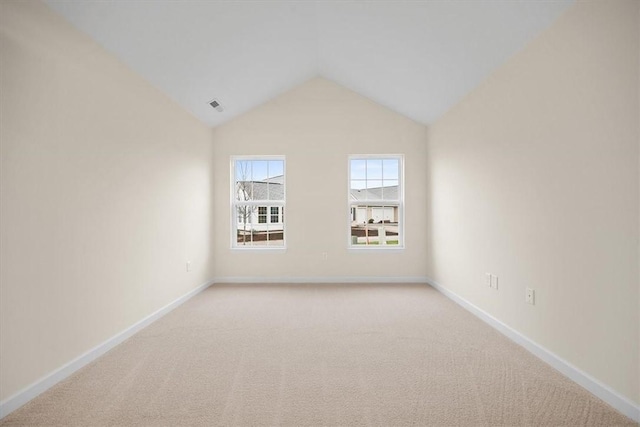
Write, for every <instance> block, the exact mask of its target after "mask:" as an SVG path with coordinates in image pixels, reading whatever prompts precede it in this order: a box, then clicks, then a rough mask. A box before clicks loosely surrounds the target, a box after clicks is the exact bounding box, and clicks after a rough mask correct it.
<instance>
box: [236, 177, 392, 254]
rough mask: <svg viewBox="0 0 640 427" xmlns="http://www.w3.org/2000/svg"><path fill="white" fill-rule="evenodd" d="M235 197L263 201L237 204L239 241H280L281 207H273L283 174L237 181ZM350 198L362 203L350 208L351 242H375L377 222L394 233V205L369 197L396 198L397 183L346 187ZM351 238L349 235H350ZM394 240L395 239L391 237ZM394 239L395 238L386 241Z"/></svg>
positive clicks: (278, 198) (280, 198) (281, 198)
mask: <svg viewBox="0 0 640 427" xmlns="http://www.w3.org/2000/svg"><path fill="white" fill-rule="evenodd" d="M236 186H237V189H236V192H237V194H238V199H240V200H242V201H247V202H253V201H265V202H269V203H268V205H267V203H265V206H260V205H259V204H258V205H250V204H247V205H239V206H238V212H237V230H238V240H237V242H238V243H239V244H243V243H248V242H249V241H250V242H251V243H252V244H260V242H266V241H269V242H270V244H274V243H275V244H282V241H283V235H284V206H274V202H275V204H277V203H278V202H279V201H284V175H279V176H274V177H270V178H266V179H264V180H260V181H237V182H236ZM350 198H351V200H352V201H362V202H363V203H362V204H361V205H360V204H356V205H352V207H351V228H352V232H351V235H352V236H353V237H355V239H353V240H352V243H353V244H371V243H372V242H379V240H380V239H379V238H378V237H377V236H378V235H379V233H381V230H380V228H381V227H380V225H381V224H382V225H383V226H384V230H385V234H386V235H388V236H397V234H398V226H397V224H398V211H399V208H398V206H397V205H396V206H372V205H370V204H368V202H371V201H372V200H382V199H383V198H384V199H392V200H393V199H396V200H397V199H398V186H397V185H394V186H386V187H378V188H367V189H355V188H352V189H351V190H350ZM353 237H352V238H353ZM394 238H395V239H396V240H395V241H394V240H393V239H394ZM389 242H390V243H391V244H393V243H392V242H397V237H392V240H390V241H389Z"/></svg>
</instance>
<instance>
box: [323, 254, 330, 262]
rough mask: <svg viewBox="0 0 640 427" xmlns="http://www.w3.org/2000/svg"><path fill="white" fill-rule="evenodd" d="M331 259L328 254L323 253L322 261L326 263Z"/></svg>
mask: <svg viewBox="0 0 640 427" xmlns="http://www.w3.org/2000/svg"><path fill="white" fill-rule="evenodd" d="M328 258H329V255H328V254H327V253H326V252H322V260H323V261H326V260H327V259H328Z"/></svg>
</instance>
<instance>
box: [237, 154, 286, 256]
mask: <svg viewBox="0 0 640 427" xmlns="http://www.w3.org/2000/svg"><path fill="white" fill-rule="evenodd" d="M232 166H233V168H234V172H233V175H234V180H235V182H234V185H233V187H232V193H233V194H232V198H233V199H235V203H234V205H233V206H232V215H233V216H234V217H235V218H236V221H235V228H236V238H235V239H232V246H235V247H245V246H264V247H267V246H284V235H283V221H284V207H283V206H273V205H272V203H270V201H272V200H278V201H280V202H279V203H284V194H285V190H284V185H285V177H284V169H285V164H284V159H274V158H265V159H259V158H258V159H253V158H249V159H235V160H234V161H233V164H232ZM246 201H252V202H255V201H261V203H260V204H261V205H262V206H255V205H254V206H250V205H243V204H242V203H243V202H246Z"/></svg>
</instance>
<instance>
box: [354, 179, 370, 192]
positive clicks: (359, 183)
mask: <svg viewBox="0 0 640 427" xmlns="http://www.w3.org/2000/svg"><path fill="white" fill-rule="evenodd" d="M364 188H367V181H365V180H352V181H351V189H354V190H362V189H364Z"/></svg>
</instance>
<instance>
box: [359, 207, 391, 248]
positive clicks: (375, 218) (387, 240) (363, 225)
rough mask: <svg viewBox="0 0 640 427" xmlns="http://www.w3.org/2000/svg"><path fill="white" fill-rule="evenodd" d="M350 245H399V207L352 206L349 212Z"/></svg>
mask: <svg viewBox="0 0 640 427" xmlns="http://www.w3.org/2000/svg"><path fill="white" fill-rule="evenodd" d="M350 215H351V218H352V221H351V245H353V246H371V245H376V246H382V245H399V244H400V239H399V224H398V217H399V207H398V206H397V205H395V206H367V205H363V206H353V207H352V208H351V212H350Z"/></svg>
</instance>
